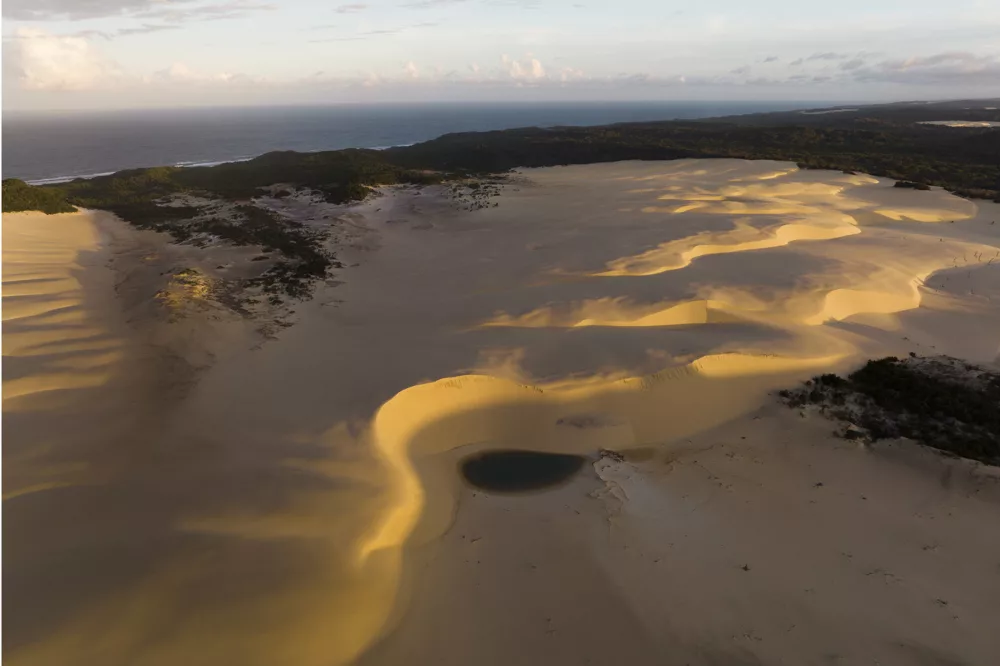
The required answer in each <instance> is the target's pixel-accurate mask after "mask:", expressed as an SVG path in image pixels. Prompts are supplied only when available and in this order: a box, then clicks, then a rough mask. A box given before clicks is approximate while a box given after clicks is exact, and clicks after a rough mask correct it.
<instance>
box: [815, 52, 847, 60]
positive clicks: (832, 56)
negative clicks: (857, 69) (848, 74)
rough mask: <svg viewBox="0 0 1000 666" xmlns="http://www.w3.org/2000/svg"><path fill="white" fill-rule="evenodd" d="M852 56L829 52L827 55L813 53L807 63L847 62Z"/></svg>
mask: <svg viewBox="0 0 1000 666" xmlns="http://www.w3.org/2000/svg"><path fill="white" fill-rule="evenodd" d="M850 57H851V56H850V55H849V54H847V53H834V52H832V51H827V52H826V53H813V54H812V55H811V56H809V57H807V58H806V59H805V60H806V62H810V61H813V60H846V59H847V58H850Z"/></svg>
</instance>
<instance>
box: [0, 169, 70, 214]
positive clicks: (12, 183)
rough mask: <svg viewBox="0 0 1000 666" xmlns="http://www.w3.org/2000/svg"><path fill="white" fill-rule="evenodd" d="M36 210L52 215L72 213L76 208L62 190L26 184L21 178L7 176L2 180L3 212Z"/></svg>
mask: <svg viewBox="0 0 1000 666" xmlns="http://www.w3.org/2000/svg"><path fill="white" fill-rule="evenodd" d="M24 210H37V211H41V212H43V213H48V214H49V215H52V214H54V213H72V212H73V211H75V210H76V208H74V207H73V206H72V205H70V204H69V203H68V202H67V201H66V198H65V196H64V195H63V192H62V191H60V190H57V189H46V188H41V187H35V186H34V185H28V184H27V183H26V182H24V181H23V180H18V179H16V178H7V179H6V180H4V181H3V212H5V213H17V212H20V211H24Z"/></svg>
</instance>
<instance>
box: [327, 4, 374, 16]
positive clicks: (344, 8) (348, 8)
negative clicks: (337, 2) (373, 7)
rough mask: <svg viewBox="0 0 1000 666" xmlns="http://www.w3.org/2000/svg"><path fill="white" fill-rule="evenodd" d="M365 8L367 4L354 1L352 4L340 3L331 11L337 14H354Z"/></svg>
mask: <svg viewBox="0 0 1000 666" xmlns="http://www.w3.org/2000/svg"><path fill="white" fill-rule="evenodd" d="M366 9H368V5H363V4H359V3H355V4H352V5H341V6H339V7H337V8H336V9H334V10H333V11H335V12H337V13H338V14H356V13H357V12H363V11H365V10H366Z"/></svg>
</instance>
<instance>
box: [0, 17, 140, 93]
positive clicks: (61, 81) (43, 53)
mask: <svg viewBox="0 0 1000 666" xmlns="http://www.w3.org/2000/svg"><path fill="white" fill-rule="evenodd" d="M5 55H8V54H5ZM8 57H11V59H12V60H13V72H14V74H15V76H16V78H17V81H18V84H19V85H20V87H21V88H23V89H25V90H90V89H94V88H106V87H111V86H114V85H115V84H116V82H118V81H119V80H120V79H121V78H122V77H123V73H122V70H121V68H120V67H119V66H118V64H117V63H115V62H114V61H112V60H111V59H109V58H107V57H106V56H105V55H104V54H102V53H101V52H100V50H98V49H96V48H95V47H94V46H93V45H92V44H91V43H90V41H88V40H87V39H86V38H84V37H75V36H65V35H53V34H50V33H47V32H45V31H43V30H37V29H34V28H25V27H20V28H18V29H17V30H16V31H15V33H14V38H13V40H12V42H11V52H10V53H9V55H8Z"/></svg>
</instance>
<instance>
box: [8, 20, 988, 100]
mask: <svg viewBox="0 0 1000 666" xmlns="http://www.w3.org/2000/svg"><path fill="white" fill-rule="evenodd" d="M990 96H994V97H995V96H1000V0H948V1H947V2H942V1H941V0H934V1H930V0H826V1H824V2H818V1H816V0H798V1H795V2H791V1H787V0H754V1H752V2H748V1H747V0H714V1H713V0H703V1H701V2H690V1H688V2H680V1H676V0H614V1H607V0H604V1H601V2H598V1H596V0H391V1H383V0H367V1H350V2H336V1H334V2H318V1H316V0H272V1H270V2H268V1H267V0H4V2H3V108H4V110H22V111H23V110H37V109H118V108H136V107H182V106H221V105H225V106H233V105H275V104H343V103H359V102H425V101H582V100H607V101H615V100H621V101H627V100H761V101H770V100H775V101H777V100H781V101H792V100H794V101H809V100H817V101H819V100H822V101H825V102H834V101H843V102H863V101H895V100H915V99H949V98H952V99H953V98H970V97H990Z"/></svg>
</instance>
